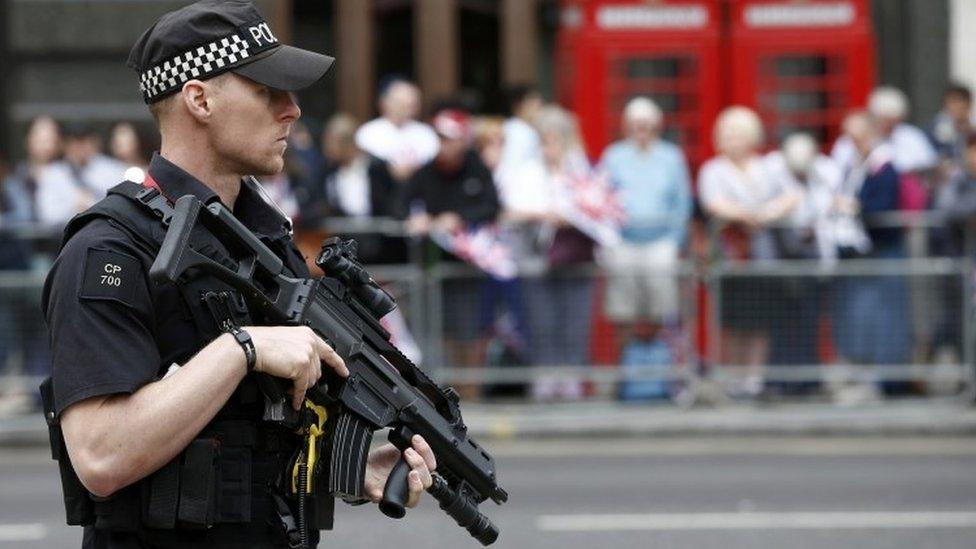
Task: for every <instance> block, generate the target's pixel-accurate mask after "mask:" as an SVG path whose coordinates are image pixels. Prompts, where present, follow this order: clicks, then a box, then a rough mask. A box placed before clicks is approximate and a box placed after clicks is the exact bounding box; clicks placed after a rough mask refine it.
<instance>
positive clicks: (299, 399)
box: [291, 376, 308, 411]
mask: <svg viewBox="0 0 976 549" xmlns="http://www.w3.org/2000/svg"><path fill="white" fill-rule="evenodd" d="M306 379H307V378H306V377H305V376H300V377H299V378H298V379H296V380H295V387H294V390H293V391H292V398H291V406H292V408H294V409H295V410H299V411H300V410H301V409H302V403H303V402H305V388H306V387H308V385H307V381H306Z"/></svg>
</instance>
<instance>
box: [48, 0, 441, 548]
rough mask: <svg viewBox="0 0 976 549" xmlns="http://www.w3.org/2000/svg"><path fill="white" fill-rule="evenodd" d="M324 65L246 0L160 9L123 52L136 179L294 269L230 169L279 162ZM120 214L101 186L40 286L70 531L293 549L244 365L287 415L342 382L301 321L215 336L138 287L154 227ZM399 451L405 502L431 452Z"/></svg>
mask: <svg viewBox="0 0 976 549" xmlns="http://www.w3.org/2000/svg"><path fill="white" fill-rule="evenodd" d="M332 62H333V59H332V58H330V57H328V56H325V55H321V54H318V53H313V52H310V51H305V50H301V49H297V48H293V47H290V46H287V45H283V44H281V43H279V42H278V40H277V38H276V37H275V36H274V34H273V32H272V31H271V29H270V28H269V27H268V24H267V23H266V22H265V21H264V19H263V18H262V17H261V15H260V14H259V13H258V12H257V10H256V9H255V8H254V7H253V6H252V5H251V3H250V2H247V1H241V0H226V1H218V0H205V1H201V2H197V3H195V4H192V5H189V6H186V7H184V8H182V9H179V10H176V11H173V12H170V13H167V14H166V15H164V16H162V17H161V18H160V19H159V20H158V21H157V22H156V23H155V24H154V25H153V26H152V27H151V28H150V29H149V30H147V31H146V32H145V33H144V34H143V35H142V37H141V38H140V39H139V40H138V42H137V43H136V44H135V46H134V47H133V49H132V52H131V54H130V57H129V66H131V67H132V68H134V69H135V70H136V71H137V72H138V73H139V81H140V88H141V90H142V93H143V96H144V99H145V101H146V102H147V103H148V105H149V109H150V111H151V112H152V114H153V116H154V118H155V119H156V121H157V123H158V126H159V129H160V133H161V137H162V140H161V147H160V151H159V153H157V154H156V155H154V157H153V159H152V162H151V164H150V166H149V170H148V177H147V179H146V183H145V185H147V186H149V187H154V188H156V189H157V190H158V191H159V193H160V194H161V196H163V197H165V198H166V199H168V200H169V201H170V202H175V200H176V199H177V198H179V197H181V196H183V195H188V194H189V195H194V196H196V197H197V198H199V199H200V200H201V201H203V202H204V203H212V202H214V201H218V200H219V201H220V202H222V203H223V204H224V205H225V206H227V207H228V208H230V209H231V210H232V211H233V213H234V215H235V216H236V217H237V218H238V219H239V220H240V221H241V222H242V223H243V224H244V225H246V226H247V227H248V228H249V229H251V230H252V231H253V232H254V233H255V234H256V235H257V236H258V237H259V238H260V239H261V240H262V241H263V242H264V243H265V244H266V245H268V246H269V247H270V248H271V249H272V250H273V251H274V252H275V253H276V254H277V255H278V256H279V257H280V258H281V259H282V260H283V262H284V263H285V265H287V266H288V268H289V269H291V271H292V272H293V273H294V274H295V275H296V276H308V272H307V270H306V267H305V264H304V260H303V258H302V256H301V255H300V253H299V252H298V251H297V249H296V248H295V246H294V245H293V244H292V241H291V239H290V223H289V222H288V220H287V219H286V218H285V217H284V216H283V215H281V214H280V213H279V212H278V211H277V210H276V209H275V208H274V207H272V206H270V205H269V204H268V203H267V202H265V201H264V200H263V199H262V196H261V195H260V192H261V191H260V189H259V187H257V185H256V184H255V183H253V182H252V181H251V180H250V179H247V178H243V176H244V175H245V174H254V175H266V174H274V173H277V172H279V171H281V169H282V167H283V160H282V156H283V154H284V152H285V148H286V147H287V137H288V133H289V130H290V128H291V125H292V124H293V123H294V122H295V120H297V119H298V117H299V115H300V114H301V111H300V110H299V108H298V106H297V105H296V104H295V100H294V97H293V95H292V94H291V93H290V92H291V91H294V90H298V89H302V88H305V87H307V86H309V85H311V84H313V83H315V82H316V81H318V80H319V79H320V78H321V77H322V76H323V75H324V74H325V73H326V71H327V70H328V69H329V67H330V65H331V64H332ZM242 178H243V179H242ZM123 202H124V201H123ZM123 206H124V204H123V205H120V202H119V201H118V200H114V201H113V196H109V198H108V199H105V200H103V201H102V202H101V203H99V204H98V205H96V206H95V207H94V208H93V209H92V210H89V211H88V212H85V213H83V214H81V215H80V216H78V217H76V218H75V219H74V220H73V221H72V223H70V224H69V226H68V228H67V229H66V231H65V242H64V245H63V248H62V250H61V253H60V255H59V257H58V259H57V261H56V262H55V264H54V267H53V269H52V270H51V273H50V274H49V276H48V278H47V281H46V284H45V287H44V308H45V314H46V318H47V322H48V325H49V327H50V334H51V343H52V348H53V375H52V380H53V383H51V387H52V390H51V393H52V396H53V402H52V403H51V406H50V413H49V414H48V419H49V422H51V423H52V424H53V423H58V424H59V426H60V432H61V433H62V434H63V444H62V445H61V447H62V448H66V454H67V455H66V456H61V461H62V464H64V463H68V464H69V467H68V475H67V477H70V476H72V475H71V473H73V474H74V475H76V477H77V479H78V480H80V486H82V487H83V488H80V489H81V491H82V494H83V497H82V498H80V500H79V499H78V498H72V497H71V496H70V492H71V490H70V489H69V486H68V484H70V483H69V482H67V481H63V482H65V494H66V504H67V505H68V514H69V522H72V518H73V519H74V523H77V524H83V525H85V534H84V542H83V546H84V547H86V548H88V547H90V548H96V547H97V548H121V547H124V548H134V547H204V546H206V547H224V546H226V547H242V546H248V547H278V546H282V547H287V546H288V544H289V543H292V544H293V545H294V543H295V539H294V537H293V536H292V537H291V538H289V536H290V535H291V534H293V533H294V532H293V530H294V522H295V521H294V516H293V515H294V514H295V512H296V510H295V509H294V505H293V502H289V503H287V504H286V505H282V501H283V499H282V498H281V497H279V495H280V494H279V492H280V491H281V485H282V484H283V483H282V479H281V477H282V476H283V471H286V470H287V469H288V463H287V460H288V458H289V457H290V456H293V455H294V450H295V448H296V447H297V446H298V445H299V444H301V443H302V440H301V438H300V437H298V436H297V435H294V434H293V433H292V432H289V431H286V430H284V429H281V428H277V427H275V426H273V425H269V424H268V423H266V422H262V421H261V413H262V410H263V398H262V396H261V394H260V391H259V390H258V388H257V384H256V383H255V382H254V377H255V376H254V375H252V372H263V373H266V374H270V375H271V376H275V377H277V378H281V379H284V380H287V382H288V384H289V385H290V387H291V389H290V394H291V398H292V402H291V404H292V405H293V406H294V407H295V408H296V409H299V408H300V407H301V406H302V402H303V397H304V394H305V391H306V389H307V388H309V387H310V386H312V385H313V384H314V383H316V381H317V380H318V379H319V378H320V376H321V375H322V368H331V369H332V370H334V371H335V372H336V373H337V374H338V375H340V376H346V375H348V370H347V369H346V366H345V364H344V363H343V360H342V359H341V358H340V357H339V356H338V355H337V354H336V353H335V351H333V350H332V348H330V347H329V345H327V344H326V343H325V342H324V341H322V340H321V339H319V338H318V337H317V336H316V335H315V334H314V333H313V332H312V331H311V330H309V329H307V328H303V327H266V326H261V327H259V326H246V325H245V326H244V327H243V328H235V329H234V330H233V331H234V334H230V333H221V328H220V324H218V323H217V322H216V321H215V320H209V321H208V314H207V311H206V310H204V308H203V304H202V302H201V300H200V299H199V294H194V293H193V292H190V291H188V290H185V289H183V288H181V287H178V286H175V285H168V286H154V285H152V284H150V282H149V280H148V276H147V274H148V271H149V267H150V265H151V264H152V262H153V259H154V256H155V251H154V248H153V246H152V245H151V242H152V238H151V234H147V233H152V232H153V231H152V230H151V228H149V225H148V222H147V221H144V220H143V221H140V220H139V218H138V216H137V215H134V214H133V213H132V211H130V210H131V209H129V210H127V209H126V208H125V207H123ZM127 212H128V213H127ZM149 219H151V216H150V217H149ZM147 243H148V244H147ZM156 249H158V248H156ZM399 455H400V453H399V451H398V450H397V449H396V448H394V447H393V446H392V445H386V446H383V447H381V448H378V449H377V450H374V451H373V452H372V453H371V454H370V457H369V459H368V462H367V470H366V485H365V492H366V494H367V495H368V496H369V497H370V498H371V499H373V501H378V499H379V497H380V495H381V493H382V489H383V485H384V483H385V480H386V478H387V476H388V474H389V471H390V469H391V468H392V466H393V464H394V462H395V461H396V460H397V459H398V457H399ZM403 456H404V458H405V459H406V461H407V462H408V463H409V464H410V465H411V467H412V469H413V470H412V471H411V473H410V475H409V479H408V484H409V487H410V498H409V501H408V505H409V506H415V505H416V504H417V502H418V499H419V497H420V495H421V493H422V492H423V490H424V489H425V488H426V487H429V486H430V483H431V474H430V473H431V471H433V470H434V468H435V462H434V457H433V453H432V452H431V449H430V447H429V446H428V445H427V444H426V443H425V442H424V441H423V439H422V438H420V437H415V439H414V441H413V448H409V449H407V450H406V451H405V452H403ZM68 458H70V461H69V460H68ZM67 477H66V474H65V469H64V468H62V478H63V479H65V478H67ZM330 501H331V500H330ZM289 515H292V516H289ZM317 534H318V533H317V531H316V532H313V536H312V538H313V539H312V544H313V545H314V543H315V542H316V541H317V539H318V535H317Z"/></svg>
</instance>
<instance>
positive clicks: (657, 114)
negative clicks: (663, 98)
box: [624, 97, 664, 127]
mask: <svg viewBox="0 0 976 549" xmlns="http://www.w3.org/2000/svg"><path fill="white" fill-rule="evenodd" d="M637 120H647V121H648V122H650V123H651V125H653V126H655V127H660V126H661V124H662V123H663V122H664V113H663V112H661V107H658V106H657V103H655V102H654V100H653V99H651V98H649V97H635V98H633V99H631V100H630V101H628V102H627V106H626V107H624V124H627V123H630V122H634V121H637Z"/></svg>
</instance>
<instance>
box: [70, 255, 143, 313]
mask: <svg viewBox="0 0 976 549" xmlns="http://www.w3.org/2000/svg"><path fill="white" fill-rule="evenodd" d="M141 283H142V267H141V265H140V263H139V260H138V259H136V258H134V257H132V256H129V255H126V254H123V253H120V252H112V251H108V250H96V249H93V248H91V249H89V250H88V258H87V259H86V260H85V279H84V282H82V286H81V294H80V295H79V296H78V297H81V298H84V299H108V300H114V301H118V302H120V303H123V304H125V305H128V306H129V307H133V306H135V305H134V303H133V301H134V298H135V294H136V285H137V284H141Z"/></svg>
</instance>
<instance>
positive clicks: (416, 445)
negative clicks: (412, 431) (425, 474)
mask: <svg viewBox="0 0 976 549" xmlns="http://www.w3.org/2000/svg"><path fill="white" fill-rule="evenodd" d="M410 442H411V444H412V445H413V449H414V450H416V451H417V453H418V454H420V457H422V458H424V461H425V462H426V463H427V470H429V471H430V472H434V471H436V470H437V457H436V456H434V449H433V448H431V447H430V444H427V441H426V440H424V437H422V436H420V435H414V436H413V438H412V439H410Z"/></svg>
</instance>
